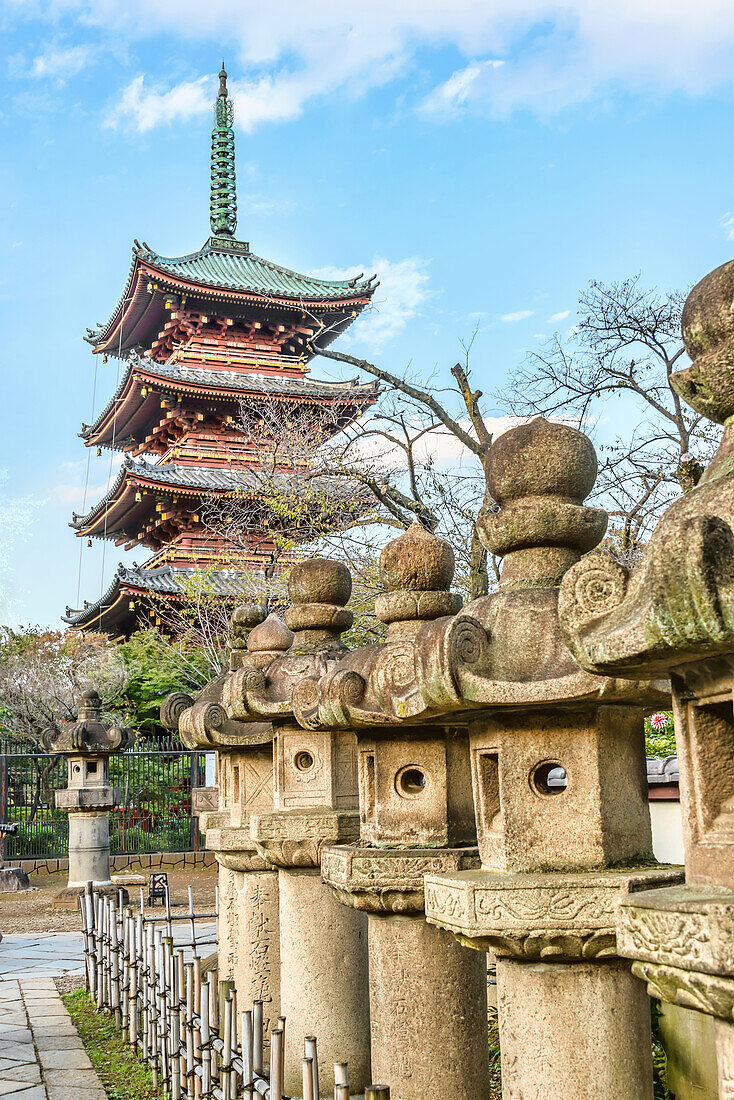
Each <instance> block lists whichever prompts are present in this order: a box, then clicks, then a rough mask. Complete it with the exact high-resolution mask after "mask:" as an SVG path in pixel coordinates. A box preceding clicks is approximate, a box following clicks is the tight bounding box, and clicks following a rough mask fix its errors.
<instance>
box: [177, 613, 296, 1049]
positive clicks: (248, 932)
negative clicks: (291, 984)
mask: <svg viewBox="0 0 734 1100" xmlns="http://www.w3.org/2000/svg"><path fill="white" fill-rule="evenodd" d="M230 639H231V649H230V658H229V672H228V673H225V674H223V675H222V676H219V677H218V678H217V679H215V680H213V681H212V682H211V683H210V684H208V685H207V687H206V688H204V690H203V691H202V692H201V694H200V695H199V696H198V697H197V699H196V701H194V700H193V699H192V698H191V697H190V696H187V695H182V694H179V693H176V694H174V695H170V696H168V698H167V700H166V702H165V705H164V707H163V708H162V712H161V713H162V717H163V720H164V723H165V724H166V725H167V726H169V727H171V726H173V727H174V728H176V729H177V730H178V732H179V735H180V737H181V739H182V741H183V743H184V744H185V745H187V746H188V747H189V748H209V749H211V748H214V749H215V750H216V761H217V773H216V787H215V789H214V791H213V792H209V799H210V801H211V802H214V805H213V806H211V805H210V807H209V808H208V809H207V810H206V811H205V812H202V813H201V814H200V817H199V827H200V829H201V831H202V832H203V833H204V834H205V838H206V847H207V848H208V849H209V850H210V851H213V852H214V854H215V856H216V859H217V864H218V873H219V926H218V930H219V934H218V969H219V976H220V978H221V979H222V980H228V981H232V982H233V983H234V986H235V988H236V990H237V993H238V996H239V998H240V1003H241V1005H242V1006H246V1005H250V1004H251V1003H252V1002H253V1001H255V1000H260V1001H262V1002H263V1021H264V1025H265V1043H266V1046H267V1044H268V1035H269V1033H270V1031H271V1030H272V1029H273V1028H274V1027H275V1026H276V1022H277V1019H278V1016H279V1015H280V937H279V919H278V874H277V871H276V870H275V869H274V868H273V867H271V866H269V865H268V864H267V863H266V861H265V860H264V859H263V858H262V856H261V855H260V854H259V853H258V851H257V849H256V847H255V845H254V843H253V841H252V839H251V837H250V815H251V814H252V813H255V812H259V811H263V810H271V809H272V807H273V747H272V742H273V729H272V725H271V724H270V723H269V722H249V723H244V722H234V721H232V720H231V719H230V718H229V717H228V715H227V714H226V712H225V710H224V708H223V706H222V702H221V699H222V688H223V684H224V682H225V681H226V679H227V677H228V675H230V674H231V673H233V672H236V671H238V670H239V669H242V668H248V669H254V670H257V669H260V668H263V667H267V665H268V664H270V662H271V661H273V660H274V659H275V658H276V657H278V656H279V655H281V654H282V653H283V651H284V650H286V649H288V647H289V646H290V644H291V641H292V640H293V635H292V633H291V632H290V631H289V630H288V629H287V628H286V627H285V626H284V625H283V623H281V622H280V621H279V620H278V619H277V618H276V617H275V616H274V615H271V616H269V617H267V618H266V611H265V608H264V607H263V606H262V605H260V604H244V605H242V606H240V607H237V608H236V609H235V611H234V613H233V615H232V624H231V633H230ZM212 795H215V796H216V800H214V799H212V797H211V796H212Z"/></svg>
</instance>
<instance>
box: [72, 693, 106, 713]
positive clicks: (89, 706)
mask: <svg viewBox="0 0 734 1100" xmlns="http://www.w3.org/2000/svg"><path fill="white" fill-rule="evenodd" d="M101 709H102V700H101V699H100V697H99V692H97V691H95V690H94V688H88V689H87V690H86V691H82V692H81V693H80V695H79V698H78V700H77V715H78V717H79V718H97V717H99V712H100V710H101Z"/></svg>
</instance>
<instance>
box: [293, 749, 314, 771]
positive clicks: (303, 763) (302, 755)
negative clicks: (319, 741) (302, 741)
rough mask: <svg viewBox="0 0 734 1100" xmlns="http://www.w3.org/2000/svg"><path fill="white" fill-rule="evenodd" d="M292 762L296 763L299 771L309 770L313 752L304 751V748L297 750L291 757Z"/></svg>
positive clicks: (311, 764)
mask: <svg viewBox="0 0 734 1100" xmlns="http://www.w3.org/2000/svg"><path fill="white" fill-rule="evenodd" d="M293 763H294V764H295V765H296V768H297V769H298V771H299V772H308V771H311V768H312V767H313V765H314V759H313V754H312V753H310V752H306V750H305V749H302V750H301V751H300V752H297V753H296V755H295V756H294V757H293Z"/></svg>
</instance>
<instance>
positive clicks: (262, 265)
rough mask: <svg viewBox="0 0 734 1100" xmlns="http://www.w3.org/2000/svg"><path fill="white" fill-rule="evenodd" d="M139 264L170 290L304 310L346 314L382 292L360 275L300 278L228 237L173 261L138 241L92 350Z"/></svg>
mask: <svg viewBox="0 0 734 1100" xmlns="http://www.w3.org/2000/svg"><path fill="white" fill-rule="evenodd" d="M139 263H142V264H144V265H145V269H146V271H147V273H148V277H149V279H150V280H151V281H156V278H158V279H159V280H160V282H161V283H163V284H166V283H168V285H169V287H171V288H175V287H176V286H177V285H178V284H180V283H187V284H194V285H195V286H200V287H202V288H206V289H207V290H210V291H212V292H214V293H215V294H216V291H221V292H222V293H223V294H226V293H231V294H232V293H233V294H246V295H253V296H256V297H259V298H264V299H265V300H266V301H270V302H273V303H276V302H279V301H282V302H288V303H292V302H296V303H301V304H303V305H304V306H309V305H316V304H321V305H323V304H327V305H328V303H334V307H335V308H336V309H341V310H342V311H344V310H346V309H348V308H350V303H351V302H352V301H355V302H357V301H361V303H362V305H363V304H364V301H365V300H366V299H369V298H370V297H371V295H372V294H373V293H374V291H375V289H376V287H377V286H378V283H377V276H376V275H372V276H370V278H369V279H363V278H362V276H361V275H360V276H357V277H356V278H354V279H319V278H316V277H315V276H312V275H301V274H300V273H299V272H297V271H292V270H291V269H290V268H288V267H282V266H281V265H280V264H276V263H273V261H272V260H265V259H263V257H262V256H257V255H256V254H255V253H254V252H251V251H250V246H249V244H247V243H246V242H245V241H236V240H234V239H232V238H229V237H210V238H209V240H208V241H207V242H206V243H205V244H204V246H203V247H202V248H200V249H199V250H198V252H190V253H189V254H188V255H187V256H174V257H169V256H161V255H159V254H158V253H157V252H154V251H153V250H152V249H151V248H150V247H149V246H148V245H146V244H142V245H141V244H139V243H138V242H137V241H136V242H135V245H134V247H133V261H132V265H131V267H130V273H129V275H128V280H127V283H126V285H125V289H124V291H123V293H122V297H121V298H120V301H119V302H118V304H117V305H116V307H115V309H114V311H113V313H112V316H111V317H110V319H109V321H107V323H106V324H101V323H100V324H99V325H98V326H97V328H96V329H87V336H86V337H85V339H86V340H87V341H88V343H90V344H92V345H93V346H96V345H98V344H102V343H104V341H105V339H106V338H107V336H108V335H109V334H110V333H111V331H112V330H113V327H114V324H115V320H116V318H117V316H118V314H119V311H120V309H121V307H122V306H123V304H124V303H125V302H127V301H128V300H129V299H130V295H131V291H132V290H133V282H134V279H135V273H136V269H137V266H138V264H139ZM339 303H341V305H340V304H339ZM360 308H361V307H360Z"/></svg>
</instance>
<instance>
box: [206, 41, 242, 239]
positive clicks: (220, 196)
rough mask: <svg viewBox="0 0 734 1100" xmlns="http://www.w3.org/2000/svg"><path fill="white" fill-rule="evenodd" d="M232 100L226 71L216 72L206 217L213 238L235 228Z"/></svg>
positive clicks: (230, 232) (230, 231)
mask: <svg viewBox="0 0 734 1100" xmlns="http://www.w3.org/2000/svg"><path fill="white" fill-rule="evenodd" d="M232 121H233V108H232V100H231V99H230V98H229V96H228V94H227V70H226V69H225V68H224V61H222V68H221V70H220V73H219V93H218V95H217V100H216V103H215V106H214V128H213V129H212V167H211V195H210V202H209V220H210V223H211V227H212V233H214V234H215V236H217V237H233V236H234V232H235V229H236V228H237V183H236V178H235V166H234V130H233V129H232Z"/></svg>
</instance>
